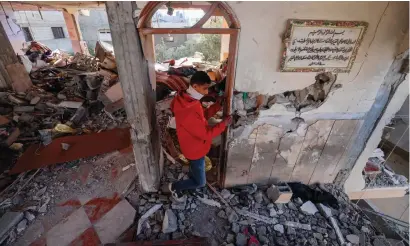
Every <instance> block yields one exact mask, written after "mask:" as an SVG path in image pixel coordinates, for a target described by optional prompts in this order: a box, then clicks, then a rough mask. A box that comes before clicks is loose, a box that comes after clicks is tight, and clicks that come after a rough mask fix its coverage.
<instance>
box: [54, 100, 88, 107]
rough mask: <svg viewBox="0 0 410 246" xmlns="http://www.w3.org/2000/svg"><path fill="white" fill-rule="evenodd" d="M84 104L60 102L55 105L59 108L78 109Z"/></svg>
mask: <svg viewBox="0 0 410 246" xmlns="http://www.w3.org/2000/svg"><path fill="white" fill-rule="evenodd" d="M83 103H84V102H75V101H62V102H60V103H59V104H57V105H56V106H57V107H60V108H79V107H81V105H83Z"/></svg>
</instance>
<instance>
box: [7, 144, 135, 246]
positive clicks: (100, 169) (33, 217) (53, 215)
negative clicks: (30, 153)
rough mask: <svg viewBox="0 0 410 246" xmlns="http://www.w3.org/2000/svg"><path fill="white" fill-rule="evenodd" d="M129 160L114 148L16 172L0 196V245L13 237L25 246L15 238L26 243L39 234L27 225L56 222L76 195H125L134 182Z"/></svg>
mask: <svg viewBox="0 0 410 246" xmlns="http://www.w3.org/2000/svg"><path fill="white" fill-rule="evenodd" d="M133 162H134V156H133V154H132V153H124V154H123V153H119V152H117V151H116V152H113V153H109V154H104V155H100V156H94V157H89V158H83V159H78V160H75V161H72V162H66V163H62V164H58V165H55V166H49V167H45V168H42V169H37V170H35V171H34V170H33V171H31V172H25V173H22V174H20V175H19V176H18V178H17V179H16V180H15V181H14V182H13V183H12V184H11V185H9V186H8V187H7V188H6V189H5V190H3V191H2V192H1V195H0V245H12V244H13V242H16V240H17V243H18V244H25V245H27V244H26V243H24V242H20V241H19V240H23V239H24V240H27V242H29V244H30V243H31V242H32V241H33V240H34V239H36V237H40V236H41V235H38V234H34V235H30V228H31V227H33V228H36V227H37V226H38V225H39V224H41V225H42V224H47V223H50V221H54V222H53V223H54V224H57V222H59V219H62V218H60V217H59V216H60V214H61V211H64V212H68V211H71V210H70V209H71V208H72V207H71V206H74V207H75V206H77V205H75V204H76V202H75V201H76V199H77V198H81V197H82V198H88V199H89V200H92V199H101V197H103V198H106V199H109V198H112V197H113V198H116V199H120V197H121V196H126V194H127V192H128V191H129V190H130V189H131V190H132V189H134V188H135V187H134V185H135V184H136V180H135V179H136V177H135V173H136V171H135V164H134V163H133ZM70 204H71V206H70ZM72 204H74V205H72ZM96 209H98V208H96ZM59 211H60V212H59ZM54 224H50V225H49V226H53V225H54ZM48 229H51V228H48ZM26 232H28V234H29V235H25V233H26ZM40 233H46V231H41V232H40ZM30 236H31V237H34V238H30Z"/></svg>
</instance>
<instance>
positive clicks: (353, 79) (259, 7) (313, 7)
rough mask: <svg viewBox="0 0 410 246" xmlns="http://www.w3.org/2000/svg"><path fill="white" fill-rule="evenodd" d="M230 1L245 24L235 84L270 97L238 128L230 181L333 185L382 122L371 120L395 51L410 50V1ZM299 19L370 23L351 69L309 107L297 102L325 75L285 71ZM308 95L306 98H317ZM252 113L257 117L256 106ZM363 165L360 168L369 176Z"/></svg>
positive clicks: (234, 132)
mask: <svg viewBox="0 0 410 246" xmlns="http://www.w3.org/2000/svg"><path fill="white" fill-rule="evenodd" d="M229 5H230V6H231V7H232V8H233V10H234V12H235V14H236V15H237V17H238V18H239V21H240V23H241V35H240V42H239V43H240V44H239V56H238V60H237V71H236V81H235V89H236V90H238V91H242V92H247V93H248V94H252V93H250V92H255V93H256V94H258V93H259V94H264V95H266V98H267V101H266V102H265V103H266V105H267V109H263V108H262V110H260V112H259V115H257V116H256V117H255V116H253V118H252V120H250V121H249V120H248V121H246V120H242V121H241V122H240V124H237V125H235V127H236V129H233V130H232V139H231V142H230V145H229V147H230V149H229V154H228V155H229V157H228V169H227V175H226V180H225V185H227V186H232V185H237V184H244V183H251V182H257V183H267V182H269V183H271V182H276V181H278V180H281V181H291V180H295V181H302V182H305V183H313V182H317V181H319V182H332V181H333V180H334V179H335V177H336V175H337V173H338V172H339V170H341V169H344V168H346V167H347V165H352V160H353V159H354V160H356V159H357V157H356V158H353V157H352V154H351V153H350V152H351V151H352V149H354V148H355V145H354V144H355V141H356V138H357V137H358V134H359V132H360V131H359V130H360V129H361V128H362V127H366V128H368V129H373V125H374V122H373V125H369V124H363V122H364V120H365V116H366V114H367V112H368V111H369V110H370V108H371V107H372V105H373V103H374V101H375V98H376V95H377V93H378V91H379V88H380V86H381V84H382V83H383V80H384V77H385V76H386V74H387V72H388V71H389V67H390V65H391V64H392V62H393V60H394V58H395V56H396V55H397V53H398V52H400V50H401V51H403V50H405V49H406V48H405V47H404V48H403V45H402V43H403V39H405V38H406V32H407V30H408V17H409V11H408V3H400V2H389V3H388V2H335V3H334V2H304V3H302V2H263V3H262V2H258V3H251V2H230V3H229ZM249 10H252V11H249ZM324 10H326V11H324ZM291 18H295V19H319V20H320V19H323V20H346V21H348V20H350V21H366V22H368V23H369V27H368V30H367V33H366V34H365V36H364V39H363V42H362V44H361V45H360V47H359V51H358V55H357V57H356V60H355V63H354V64H353V67H352V70H351V72H350V73H340V74H337V75H335V77H334V78H332V79H331V82H330V83H329V84H327V85H326V86H324V87H323V88H322V89H323V91H325V92H326V95H325V97H324V98H323V97H322V96H319V97H318V98H320V100H311V101H310V102H308V107H306V108H305V109H303V107H302V108H300V107H299V106H300V105H301V102H302V101H303V100H297V99H298V95H307V94H309V93H310V94H312V93H311V92H313V93H316V92H317V90H316V88H315V85H317V83H318V79H317V77H316V76H317V75H318V74H317V73H290V72H279V66H280V58H281V55H282V51H283V45H282V35H283V33H284V32H285V28H286V21H287V20H288V19H291ZM268 20H269V21H268ZM255 27H258V28H255ZM261 30H263V31H261ZM407 38H408V34H407ZM315 77H316V78H315ZM333 79H334V80H333ZM312 89H313V90H312ZM290 91H291V93H290V95H291V96H289V92H290ZM306 92H308V93H307V94H306ZM407 94H408V93H407ZM273 95H275V97H276V99H279V101H280V100H283V99H286V101H285V102H284V101H281V102H280V103H276V102H273V101H272V102H271V103H269V100H270V99H272V98H273V97H272V96H273ZM318 95H319V94H318ZM289 99H291V100H289ZM304 99H305V102H306V99H312V97H311V96H308V97H304ZM404 99H405V98H404ZM404 99H403V100H404ZM234 104H235V99H234ZM302 104H303V103H302ZM400 106H401V105H399V106H398V107H397V110H398V109H399V108H400ZM298 107H299V110H297V109H298ZM298 111H299V112H298ZM247 116H248V117H247V119H249V111H248V115H247ZM295 116H298V117H301V119H303V120H300V121H301V122H299V123H295V121H292V119H294V118H295ZM240 119H241V118H240ZM362 131H363V129H362ZM362 145H363V144H362ZM352 158H353V159H352ZM363 163H365V162H363ZM353 164H354V162H353ZM349 168H351V167H349ZM359 169H360V168H358V169H354V172H357V173H359V174H361V169H360V170H359ZM349 182H350V181H349ZM353 183H355V182H352V184H353Z"/></svg>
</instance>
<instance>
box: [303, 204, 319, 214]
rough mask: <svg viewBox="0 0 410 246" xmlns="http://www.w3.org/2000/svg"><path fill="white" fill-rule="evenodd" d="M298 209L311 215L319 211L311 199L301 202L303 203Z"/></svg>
mask: <svg viewBox="0 0 410 246" xmlns="http://www.w3.org/2000/svg"><path fill="white" fill-rule="evenodd" d="M300 210H302V211H303V212H305V213H307V214H311V215H314V214H315V213H317V212H319V211H318V210H317V208H316V206H315V204H313V203H312V202H311V201H307V202H305V203H303V205H302V206H301V207H300Z"/></svg>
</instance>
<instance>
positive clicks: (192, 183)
mask: <svg viewBox="0 0 410 246" xmlns="http://www.w3.org/2000/svg"><path fill="white" fill-rule="evenodd" d="M210 85H211V79H210V78H209V76H208V75H207V74H206V73H205V72H196V73H195V74H194V75H193V76H192V78H191V82H190V85H189V88H188V89H187V90H186V91H182V92H180V93H179V94H178V95H176V96H175V98H174V100H173V101H172V103H171V110H172V112H173V113H174V116H175V123H176V129H177V136H178V141H179V145H180V147H181V152H182V154H184V156H185V157H186V158H187V159H188V160H189V165H190V178H189V179H187V180H181V181H178V182H175V183H170V184H169V187H168V188H169V189H170V191H171V193H172V196H173V197H174V199H175V200H177V201H178V200H181V198H182V197H183V196H182V194H181V191H182V190H191V189H196V188H200V187H204V186H205V185H206V176H205V155H206V154H208V152H209V150H210V148H211V143H212V138H214V137H216V136H218V135H220V134H221V133H222V132H223V131H224V130H225V128H226V126H227V125H229V124H230V123H231V121H232V118H231V117H230V116H228V117H226V118H225V119H224V120H223V121H222V122H221V123H219V124H216V125H215V126H213V127H210V126H208V119H209V118H210V117H212V116H214V115H215V114H216V112H218V111H219V110H220V108H221V105H220V104H219V103H215V104H213V105H212V106H210V107H209V108H208V109H206V110H204V109H203V107H202V104H201V102H200V101H199V100H201V98H202V97H203V96H205V95H207V94H208V88H209V86H210Z"/></svg>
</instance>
